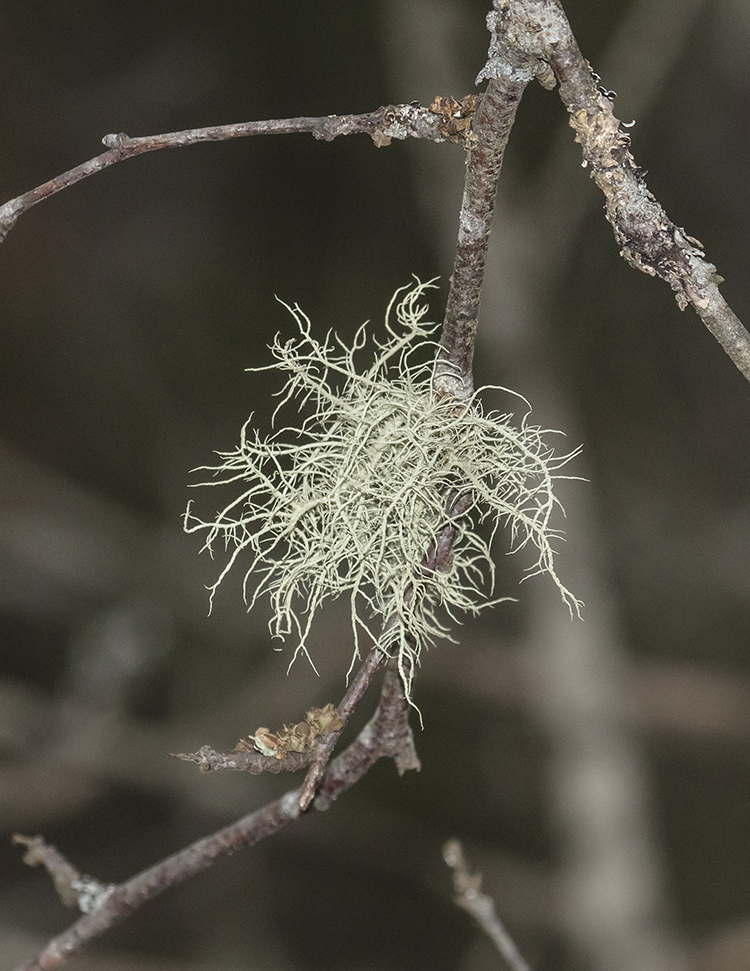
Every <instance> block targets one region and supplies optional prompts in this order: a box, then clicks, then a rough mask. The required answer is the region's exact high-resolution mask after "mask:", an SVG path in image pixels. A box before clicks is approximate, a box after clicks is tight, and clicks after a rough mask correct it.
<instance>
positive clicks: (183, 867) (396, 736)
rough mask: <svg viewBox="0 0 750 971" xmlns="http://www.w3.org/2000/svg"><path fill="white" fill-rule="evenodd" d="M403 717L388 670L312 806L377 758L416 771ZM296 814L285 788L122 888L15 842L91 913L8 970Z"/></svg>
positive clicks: (42, 969)
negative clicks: (372, 707) (368, 714)
mask: <svg viewBox="0 0 750 971" xmlns="http://www.w3.org/2000/svg"><path fill="white" fill-rule="evenodd" d="M373 653H375V652H373ZM368 661H370V658H368ZM407 715H408V705H407V704H406V700H405V698H404V692H403V687H402V685H401V681H400V679H399V676H398V673H397V672H396V671H395V670H393V669H392V667H391V666H389V667H388V669H387V670H386V676H385V679H384V681H383V689H382V692H381V697H380V701H379V703H378V707H377V709H376V711H375V713H374V715H373V717H372V718H371V719H370V721H369V722H368V723H367V725H365V727H364V728H363V729H362V731H361V732H360V734H359V736H358V737H357V738H356V739H355V741H354V742H352V744H351V745H350V746H349V747H348V748H347V749H346V750H345V751H344V752H342V754H341V755H339V756H338V757H337V758H336V759H334V760H333V762H332V763H331V764H330V766H329V767H328V770H327V771H326V772H325V774H324V775H323V778H322V782H321V785H320V794H319V795H318V797H317V799H316V800H315V801H314V803H313V805H314V806H315V808H316V809H320V810H323V809H327V808H328V807H329V806H330V804H331V803H332V802H333V801H334V800H335V799H337V798H338V796H340V795H341V793H342V792H345V791H346V790H347V789H349V788H350V787H351V786H352V785H354V783H355V782H357V781H358V780H359V779H361V778H362V776H363V775H365V773H366V772H367V771H368V770H369V769H370V768H371V766H372V765H373V764H374V763H375V762H376V761H377V760H378V759H380V758H383V757H388V758H392V759H393V760H394V762H395V763H396V768H397V769H398V771H399V774H403V773H404V772H405V771H406V770H407V769H417V770H418V769H419V767H420V765H419V759H418V758H417V754H416V751H415V749H414V739H413V736H412V733H411V729H410V728H409V725H408V720H407ZM300 815H301V810H300V790H299V789H293V790H291V791H289V792H287V793H286V794H285V795H283V796H282V797H281V798H280V799H277V800H275V801H274V802H271V803H269V804H268V805H267V806H264V807H263V808H262V809H258V810H257V811H256V812H254V813H250V815H248V816H244V817H243V818H242V819H239V820H237V821H236V822H234V823H232V824H231V825H229V826H226V827H225V828H224V829H220V830H218V832H216V833H213V834H211V835H210V836H206V837H204V838H203V839H200V840H198V841H197V842H195V843H193V844H192V845H190V846H188V847H186V848H185V849H183V850H180V851H179V852H178V853H175V854H173V855H172V856H170V857H167V859H165V860H162V861H161V862H160V863H157V864H156V865H155V866H153V867H150V868H149V869H148V870H144V871H143V872H142V873H139V874H138V875H137V876H135V877H132V878H131V879H130V880H126V881H125V882H124V883H121V884H115V885H106V886H103V885H101V884H98V883H97V882H96V881H93V880H91V878H85V887H83V888H78V887H76V886H75V885H74V884H76V883H78V881H79V879H81V878H80V875H79V874H78V871H77V870H76V869H75V867H73V866H72V865H71V864H69V863H68V862H67V860H65V859H64V858H63V857H62V855H61V854H60V853H58V851H57V850H55V849H54V847H48V846H46V844H44V841H43V840H42V839H41V838H39V837H32V838H29V837H18V836H17V837H15V841H16V842H19V843H23V844H24V845H25V846H27V847H28V852H27V862H29V863H32V864H36V863H40V862H41V863H43V864H44V865H45V866H47V869H48V870H49V872H50V873H51V874H53V876H54V878H55V884H56V886H57V888H58V892H60V893H61V895H62V896H63V899H65V900H70V895H71V893H72V894H73V895H74V896H75V895H76V894H77V895H78V896H77V899H78V902H79V905H81V897H80V892H81V891H83V892H86V891H88V898H87V899H88V901H89V902H90V905H91V908H92V909H91V910H90V912H89V913H85V914H84V915H83V916H82V917H81V918H79V920H77V921H76V922H75V924H73V925H72V926H71V927H69V928H68V930H67V931H65V932H64V933H62V934H60V935H59V936H58V937H56V938H54V939H53V940H51V941H50V942H49V944H47V946H46V947H45V949H44V950H43V951H42V952H41V953H40V954H38V955H37V957H36V958H34V959H33V960H32V961H30V962H29V963H28V964H24V965H21V966H19V967H18V968H16V971H53V969H55V968H59V967H61V966H62V965H63V964H65V963H66V962H67V960H68V959H69V958H71V957H74V956H75V955H76V954H78V953H79V952H80V951H82V950H83V948H84V947H85V946H86V945H87V944H89V943H90V942H91V941H93V940H94V939H95V938H97V937H100V936H101V935H102V934H104V933H105V932H106V931H107V930H109V928H110V927H114V925H115V924H119V923H120V922H121V921H123V920H125V918H127V917H129V916H130V915H131V914H132V913H134V912H135V911H136V910H138V909H139V908H140V907H141V906H142V905H143V904H144V903H146V901H148V900H151V899H152V898H153V897H156V896H158V894H160V893H162V892H163V891H164V890H168V889H169V888H170V887H174V886H177V885H178V884H180V883H183V882H184V881H185V880H187V879H189V878H190V877H192V876H195V875H196V874H197V873H200V872H201V871H203V870H206V869H207V868H208V867H209V866H211V865H212V864H213V863H214V862H215V861H216V860H218V859H220V858H221V857H224V856H229V855H230V854H232V853H235V852H237V851H238V850H241V849H245V848H246V847H248V846H253V845H254V844H255V843H258V842H260V840H262V839H265V838H266V837H267V836H272V835H273V834H274V833H277V832H278V831H279V830H280V829H283V828H284V827H285V826H286V825H288V824H289V823H291V822H293V821H294V820H296V819H298V818H299V817H300ZM92 886H97V887H99V888H100V892H99V893H98V894H92V893H91V891H90V888H91V887H92Z"/></svg>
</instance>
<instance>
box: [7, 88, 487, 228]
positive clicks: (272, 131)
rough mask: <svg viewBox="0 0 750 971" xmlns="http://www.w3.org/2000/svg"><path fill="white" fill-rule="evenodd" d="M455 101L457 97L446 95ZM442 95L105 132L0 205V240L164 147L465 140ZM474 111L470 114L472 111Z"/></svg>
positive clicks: (381, 144)
mask: <svg viewBox="0 0 750 971" xmlns="http://www.w3.org/2000/svg"><path fill="white" fill-rule="evenodd" d="M445 101H446V102H448V101H450V102H452V103H454V104H459V103H458V102H453V99H445ZM442 107H443V106H442V103H441V99H437V100H436V102H435V104H434V106H433V107H430V108H424V107H422V106H421V105H419V104H417V103H414V104H409V105H386V106H385V107H382V108H378V109H377V111H371V112H367V113H365V114H361V115H327V116H325V117H323V118H280V119H272V120H270V121H248V122H244V123H242V124H236V125H216V126H214V127H211V128H192V129H188V130H187V131H178V132H167V133H166V134H163V135H143V136H139V137H137V138H130V136H129V135H126V134H124V133H123V132H120V133H119V134H116V135H105V136H104V138H103V139H102V144H103V145H105V146H106V147H107V149H108V151H106V152H103V153H102V154H101V155H97V156H96V157H95V158H92V159H89V161H88V162H83V163H82V164H81V165H77V166H76V167H75V168H73V169H69V170H68V171H67V172H63V173H62V175H58V176H56V177H55V178H54V179H50V180H49V182H45V183H44V184H43V185H40V186H37V187H36V188H35V189H31V190H30V191H29V192H24V193H23V195H20V196H17V197H16V198H15V199H11V200H9V201H8V202H6V203H5V204H4V205H2V206H0V243H1V242H2V241H3V240H4V239H5V237H6V236H7V235H8V233H9V232H10V230H11V229H12V228H13V226H14V225H15V223H16V220H17V219H18V217H19V216H20V215H22V214H23V213H24V212H26V211H27V210H29V209H31V207H32V206H35V205H36V204H37V203H38V202H42V201H43V200H44V199H48V198H49V197H50V196H52V195H54V194H55V193H56V192H60V190H61V189H67V188H68V186H71V185H75V183H76V182H80V181H81V180H82V179H86V178H88V177H89V176H90V175H95V174H96V173H97V172H101V171H103V170H104V169H106V168H109V167H110V165H114V164H115V163H117V162H122V161H124V160H125V159H128V158H133V157H135V156H136V155H143V154H145V153H146V152H155V151H158V150H159V149H161V148H185V147H186V146H188V145H198V144H200V143H202V142H224V141H227V140H229V139H231V138H246V137H247V136H249V135H292V134H310V135H312V136H313V138H316V139H320V140H322V141H325V142H332V141H333V139H334V138H338V137H339V135H357V134H366V135H369V136H370V137H371V138H372V140H373V142H374V143H375V145H376V146H377V147H378V148H382V147H383V146H385V145H390V143H391V140H392V139H393V138H398V139H404V138H428V139H430V140H432V141H435V142H443V141H453V142H459V141H461V140H462V139H463V138H464V137H465V136H466V134H467V133H468V130H469V128H468V125H467V126H465V127H464V126H461V125H456V124H455V117H454V116H455V112H454V113H453V114H451V113H450V112H449V111H448V110H447V107H446V110H442ZM470 113H471V109H470V110H469V111H468V112H466V114H470Z"/></svg>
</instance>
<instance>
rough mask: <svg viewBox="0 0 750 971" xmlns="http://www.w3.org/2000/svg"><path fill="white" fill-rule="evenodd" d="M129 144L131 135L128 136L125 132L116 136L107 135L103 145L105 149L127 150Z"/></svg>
mask: <svg viewBox="0 0 750 971" xmlns="http://www.w3.org/2000/svg"><path fill="white" fill-rule="evenodd" d="M129 142H130V135H126V134H125V132H124V131H121V132H118V133H117V134H116V135H105V136H104V138H103V139H102V145H104V147H105V148H114V149H117V148H125V146H126V145H127V144H128V143H129Z"/></svg>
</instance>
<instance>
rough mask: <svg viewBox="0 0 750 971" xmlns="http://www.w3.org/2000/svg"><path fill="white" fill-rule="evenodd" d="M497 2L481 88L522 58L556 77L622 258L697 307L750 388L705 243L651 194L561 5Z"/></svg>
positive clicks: (739, 332) (739, 335) (745, 359)
mask: <svg viewBox="0 0 750 971" xmlns="http://www.w3.org/2000/svg"><path fill="white" fill-rule="evenodd" d="M493 2H494V7H495V11H494V13H491V14H490V15H489V17H488V24H489V26H490V31H491V33H492V42H491V45H490V57H489V60H488V62H487V64H486V66H485V67H484V69H483V70H482V72H481V73H480V75H479V78H478V80H481V79H482V78H489V79H497V80H499V81H500V82H501V83H505V81H506V79H507V77H508V76H510V77H513V76H514V75H515V72H516V70H517V67H516V66H517V64H518V62H519V59H522V58H524V57H527V58H532V59H536V60H537V63H538V65H540V69H541V70H544V68H546V69H547V71H551V72H553V73H554V78H556V79H557V81H558V82H559V84H560V97H561V99H562V101H563V103H564V104H565V107H566V108H567V110H568V112H569V114H570V125H571V127H572V128H573V129H574V130H575V132H576V141H577V142H578V143H579V144H580V145H581V149H582V152H583V165H584V167H585V168H586V167H588V168H589V169H590V175H591V178H593V179H594V181H595V182H596V184H597V185H598V186H599V188H600V189H601V190H602V192H603V193H604V197H605V213H606V216H607V219H608V220H609V222H610V223H611V224H612V228H613V230H614V234H615V240H616V242H617V245H618V246H619V247H620V253H621V255H622V256H623V257H624V258H625V259H626V260H627V261H628V263H630V264H631V266H634V267H635V268H636V269H638V270H641V271H642V272H643V273H647V274H648V275H649V276H658V277H661V278H662V279H663V280H666V282H667V283H668V284H669V286H670V287H671V288H672V290H674V292H675V299H676V301H677V305H678V306H679V308H680V309H681V310H684V309H685V307H687V306H688V305H692V307H693V309H694V310H695V312H696V313H697V314H698V316H699V317H700V318H701V320H703V322H704V324H705V325H706V327H707V328H708V329H709V330H710V331H711V333H712V334H713V335H714V337H715V338H716V339H717V340H718V341H719V343H720V344H721V346H722V347H723V348H724V350H725V351H726V352H727V354H728V355H729V357H730V358H731V359H732V361H733V362H734V364H735V365H736V366H737V368H738V369H739V370H740V371H741V372H742V374H743V375H744V376H745V377H746V378H747V379H748V381H750V334H749V333H748V332H747V330H746V329H745V328H744V327H743V325H742V324H741V323H740V321H739V319H738V318H737V316H736V315H735V314H734V313H733V311H732V310H731V309H730V307H729V306H728V305H727V303H726V301H725V300H724V298H723V297H722V296H721V294H720V293H719V289H718V286H719V284H720V283H722V282H723V278H722V277H720V276H719V275H718V273H717V272H716V267H715V266H713V264H711V263H709V262H708V261H707V260H706V259H705V254H704V253H703V251H702V249H701V248H700V243H699V242H698V241H697V240H696V239H693V238H692V237H691V236H688V234H687V233H686V232H685V231H684V230H683V229H681V228H680V227H678V226H675V224H674V223H673V222H672V221H671V220H670V219H669V218H668V216H667V214H666V213H665V212H664V209H663V208H662V207H661V205H659V203H658V202H657V201H656V199H655V198H654V196H653V195H652V194H651V193H650V192H649V191H648V188H647V186H646V182H645V178H644V174H643V171H642V170H641V169H640V168H639V167H638V165H637V164H636V162H635V160H634V158H633V156H632V155H631V153H630V150H629V145H630V137H629V136H628V135H627V134H626V133H625V132H623V131H621V129H620V121H619V119H618V118H616V117H615V115H614V114H613V111H612V101H611V100H610V99H609V97H608V93H607V92H605V91H604V90H603V89H602V87H601V82H600V79H599V78H598V77H597V76H596V75H595V74H594V73H593V72H592V70H591V67H590V65H589V63H588V61H586V60H585V59H584V57H583V55H582V54H581V51H580V49H579V47H578V44H577V43H576V39H575V37H574V36H573V32H572V31H571V29H570V24H569V23H568V20H567V18H566V16H565V13H564V11H563V9H562V6H561V5H560V3H558V2H557V0H493ZM541 79H542V78H541V77H540V80H541ZM491 83H492V80H490V84H491Z"/></svg>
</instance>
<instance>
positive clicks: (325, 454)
mask: <svg viewBox="0 0 750 971" xmlns="http://www.w3.org/2000/svg"><path fill="white" fill-rule="evenodd" d="M431 286H432V283H420V282H417V283H416V285H414V286H410V287H404V288H402V289H401V290H399V291H397V292H396V294H394V297H393V299H392V300H391V303H390V305H389V307H388V310H387V312H386V318H385V328H386V332H387V337H386V339H385V340H384V341H383V342H380V341H379V340H378V339H377V338H374V337H372V338H369V340H368V334H367V332H366V330H365V325H363V326H362V327H360V329H359V330H358V331H357V332H356V334H355V337H354V341H353V343H352V346H351V347H347V346H346V345H345V344H344V343H343V342H342V341H341V340H339V338H338V337H336V335H335V334H332V333H330V332H329V333H328V335H327V336H326V338H325V340H324V341H323V343H320V342H318V340H317V339H316V338H315V337H313V336H312V333H311V325H310V321H309V319H308V318H307V317H306V316H305V314H304V313H302V311H301V310H300V309H299V307H297V306H296V305H295V306H294V307H289V308H288V309H289V310H290V312H291V314H292V315H293V317H294V319H295V321H296V324H297V326H298V328H299V337H298V338H296V339H294V340H289V341H286V342H285V343H281V341H280V340H279V338H278V336H277V338H276V340H275V342H274V344H273V345H272V347H271V352H272V354H273V357H274V358H275V362H274V363H273V364H270V365H267V366H266V367H264V368H251V369H250V370H253V371H259V370H268V369H277V370H279V371H281V372H283V373H284V374H285V375H286V383H285V385H284V387H283V389H282V391H281V392H280V396H281V402H280V404H279V405H278V407H277V409H276V411H275V412H274V419H273V422H274V425H276V423H277V419H278V417H279V413H280V412H281V411H282V410H284V409H289V410H291V411H292V412H293V413H294V417H295V421H293V422H292V423H291V424H290V426H289V427H281V428H280V429H279V430H277V431H275V432H273V433H272V434H270V435H268V436H267V437H262V436H261V435H260V433H259V432H258V430H257V428H255V427H254V426H253V424H252V415H251V416H250V418H249V419H248V421H247V422H246V423H245V426H244V427H243V429H242V435H241V439H240V444H239V447H238V448H237V449H236V450H235V451H233V452H227V453H218V454H219V458H220V460H221V461H220V463H219V464H218V465H216V466H208V467H204V469H202V470H199V471H210V472H212V473H213V474H214V477H213V478H212V479H210V480H209V481H206V482H201V483H197V484H196V485H199V486H208V485H210V486H216V485H238V486H239V487H240V492H239V495H236V496H235V497H234V498H232V500H231V501H230V502H229V503H228V504H227V505H225V506H224V507H223V509H221V511H220V512H218V514H216V515H215V516H212V517H211V518H210V519H209V520H207V521H204V520H202V519H200V518H198V517H197V516H196V515H195V514H194V513H193V511H192V507H191V505H188V508H187V511H186V513H185V529H186V530H187V531H188V532H195V531H197V530H200V531H205V532H206V540H205V547H204V548H207V549H209V550H211V551H212V550H213V548H214V546H215V544H216V543H217V542H218V541H221V543H222V544H223V545H224V547H225V548H226V549H229V550H231V553H230V556H229V559H228V562H227V563H226V565H225V566H224V568H223V570H222V571H221V573H220V575H219V578H218V579H217V581H216V583H215V584H214V585H213V586H212V587H211V588H210V590H211V599H212V600H213V596H214V593H215V592H216V589H217V587H218V586H219V584H220V583H221V582H222V580H223V579H224V577H225V576H226V575H227V573H228V572H229V570H230V569H231V568H232V567H233V566H234V564H235V563H236V562H237V561H238V560H242V561H243V569H244V570H245V579H244V592H245V600H246V603H247V605H248V609H251V608H252V607H253V606H254V605H255V604H256V602H257V601H258V600H259V598H261V597H262V596H264V595H265V596H268V598H269V599H270V604H271V610H272V618H271V621H270V629H271V633H272V634H273V635H274V636H276V637H279V638H282V639H285V638H287V637H289V636H291V635H293V636H294V639H295V641H296V649H295V652H294V657H293V659H292V660H294V658H296V657H298V656H299V655H300V654H304V655H306V656H308V657H309V655H308V650H307V641H308V637H309V633H310V629H311V626H312V623H313V621H314V619H315V616H316V614H317V612H318V610H319V608H320V607H321V606H322V605H323V604H324V603H325V601H327V600H328V599H332V598H337V597H340V596H343V595H345V596H347V597H348V598H349V605H350V614H351V624H352V631H353V635H354V649H353V655H352V665H353V664H354V662H355V660H356V658H357V657H358V656H359V655H360V645H361V643H362V640H363V639H364V640H365V641H366V643H367V645H368V646H369V645H370V644H377V645H378V647H380V648H381V649H382V650H383V652H384V653H385V654H386V655H388V656H390V657H394V658H396V659H397V663H398V667H399V671H400V674H401V678H402V681H403V683H404V687H405V691H406V694H407V697H409V698H411V685H412V678H413V675H414V671H415V666H416V665H417V664H418V663H419V659H420V655H421V652H422V650H423V648H425V647H427V646H429V645H430V644H432V643H433V642H434V641H435V640H436V639H437V638H443V637H447V636H449V623H450V622H451V621H454V622H458V621H459V620H460V616H461V615H462V614H465V613H477V612H478V611H480V610H481V609H482V608H484V607H487V606H489V605H490V604H493V603H498V602H499V600H500V599H509V598H496V597H495V596H494V566H493V562H492V556H491V546H492V543H493V540H494V538H495V534H496V532H497V530H498V528H499V527H500V526H501V525H503V526H505V527H507V529H508V531H509V533H510V548H511V551H513V550H517V549H520V548H522V547H526V546H531V547H535V549H536V560H535V564H534V565H533V566H532V567H531V568H530V571H529V572H530V573H531V574H536V573H542V572H543V573H547V574H549V575H550V576H551V577H552V579H553V580H554V582H555V583H556V584H557V586H558V588H559V589H560V592H561V594H562V597H563V599H564V601H565V602H566V603H567V604H568V606H569V607H570V609H571V611H577V610H578V607H579V604H578V601H577V600H576V599H575V597H573V595H572V594H571V593H570V592H569V591H568V590H567V589H566V588H565V587H564V586H563V584H562V583H561V582H560V580H559V579H558V576H557V574H556V572H555V567H554V553H553V549H552V546H551V541H552V540H553V539H554V538H555V537H556V536H559V533H557V532H556V531H555V530H554V529H553V528H552V527H551V525H550V518H551V516H552V513H553V511H554V509H555V506H556V505H558V502H557V500H556V498H555V495H554V491H553V485H554V481H555V479H557V478H564V477H563V476H559V475H557V474H556V472H557V471H558V470H559V469H560V467H561V466H563V465H564V464H565V462H567V461H568V459H569V458H571V457H572V455H573V454H575V453H569V454H567V455H562V456H555V454H554V452H553V450H552V449H551V448H550V447H549V445H547V444H546V443H545V441H544V437H545V435H546V434H547V433H546V432H544V431H542V430H541V429H539V428H537V427H534V426H533V425H531V424H529V421H528V411H527V412H526V414H525V416H524V417H523V418H522V419H521V420H520V422H518V423H517V424H516V425H514V424H512V418H513V416H512V415H509V414H500V413H498V412H488V413H485V412H484V410H483V407H482V403H481V401H480V400H479V397H478V395H479V394H480V392H481V391H482V390H485V389H479V391H478V392H476V393H475V394H474V395H473V397H472V398H471V399H470V400H469V401H468V402H457V401H456V400H455V399H453V398H450V397H446V396H442V397H441V396H439V395H437V394H436V393H435V392H434V389H433V366H434V358H435V352H436V349H437V345H436V344H435V343H434V342H433V341H431V339H430V338H431V335H432V334H433V333H434V332H435V330H436V326H437V325H435V324H432V323H427V322H424V317H425V315H426V313H427V310H428V308H427V306H426V305H424V304H420V303H419V301H420V298H422V296H423V294H424V291H425V290H426V289H428V288H429V287H431ZM399 297H400V299H399ZM394 310H395V314H394ZM394 316H395V319H394ZM368 345H369V348H370V353H371V354H374V361H373V362H372V363H371V364H370V366H369V368H368V369H367V370H364V371H362V370H361V369H360V367H359V366H358V362H359V358H360V357H361V356H362V355H363V354H364V353H365V352H366V351H367V349H368ZM425 349H427V351H428V353H427V355H425ZM420 355H421V357H422V361H421V363H420V360H419V358H420ZM425 357H426V358H427V360H426V361H425V360H424V359H425ZM503 390H504V389H503ZM517 397H518V396H517ZM520 400H521V401H522V402H524V404H525V405H526V407H528V405H527V404H526V402H525V401H524V399H520ZM300 415H305V416H306V417H304V418H300ZM282 424H283V423H282ZM483 524H487V526H486V527H485V526H483ZM245 558H246V559H245ZM311 663H312V661H311ZM350 670H351V667H350Z"/></svg>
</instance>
